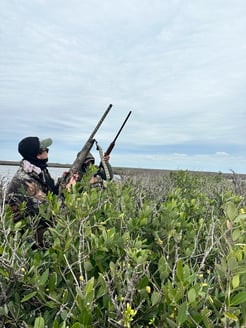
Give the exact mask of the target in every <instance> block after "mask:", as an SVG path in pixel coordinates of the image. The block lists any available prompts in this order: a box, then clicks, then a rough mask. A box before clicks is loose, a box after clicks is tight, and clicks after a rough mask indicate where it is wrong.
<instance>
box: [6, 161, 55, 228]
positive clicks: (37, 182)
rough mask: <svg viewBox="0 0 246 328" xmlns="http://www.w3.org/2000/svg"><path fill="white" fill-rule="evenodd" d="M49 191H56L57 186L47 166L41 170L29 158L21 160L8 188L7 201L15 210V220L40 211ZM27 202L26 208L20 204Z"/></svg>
mask: <svg viewBox="0 0 246 328" xmlns="http://www.w3.org/2000/svg"><path fill="white" fill-rule="evenodd" d="M48 191H51V192H53V193H56V191H57V187H56V186H55V184H54V180H53V179H52V178H51V176H50V174H49V172H48V170H47V168H46V169H44V170H41V169H40V168H39V167H37V166H35V165H33V164H31V163H30V162H29V161H27V160H22V161H21V162H20V167H19V169H18V170H17V172H16V174H15V175H14V177H13V178H12V180H11V182H10V184H9V186H8V189H7V198H6V200H7V203H8V204H9V205H10V207H11V209H12V211H13V220H14V222H17V221H19V220H21V219H23V218H24V217H26V216H28V215H31V216H34V215H36V214H38V213H39V206H40V204H42V203H45V199H46V195H47V193H48ZM23 202H25V207H24V210H22V209H21V208H20V205H21V204H22V203H23Z"/></svg>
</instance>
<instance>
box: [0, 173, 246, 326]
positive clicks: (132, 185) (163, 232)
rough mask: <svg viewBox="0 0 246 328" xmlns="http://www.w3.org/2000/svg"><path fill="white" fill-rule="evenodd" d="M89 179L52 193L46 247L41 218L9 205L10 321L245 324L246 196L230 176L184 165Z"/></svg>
mask: <svg viewBox="0 0 246 328" xmlns="http://www.w3.org/2000/svg"><path fill="white" fill-rule="evenodd" d="M85 180H86V177H85ZM82 185H83V192H81V185H79V184H78V185H76V186H75V187H74V188H73V190H72V192H71V193H66V194H65V199H64V202H61V201H60V200H58V199H57V197H56V196H54V195H48V205H47V206H46V208H42V210H41V215H40V216H42V217H45V218H46V219H47V220H50V221H51V222H54V224H52V225H51V227H50V228H49V230H48V231H47V232H46V242H47V245H49V246H48V247H47V248H45V249H42V250H33V249H32V242H31V240H32V235H33V229H32V227H33V220H32V219H30V218H27V219H26V222H21V223H17V224H14V223H13V222H12V219H11V213H10V211H9V209H8V208H7V207H5V208H4V211H3V210H2V211H1V225H0V230H1V235H0V286H1V294H0V318H1V319H0V320H1V321H0V322H1V323H2V325H3V326H4V327H18V328H19V327H35V328H42V327H54V328H65V327H72V328H80V327H81V328H82V327H136V328H137V327H211V328H212V327H243V326H246V229H245V228H246V213H245V212H246V211H245V199H244V197H242V195H241V194H237V193H235V192H234V191H233V186H232V184H231V183H230V182H229V181H228V180H224V179H223V178H222V176H220V175H218V176H216V177H208V176H196V175H191V174H190V173H188V172H183V171H180V172H176V173H171V174H170V175H169V176H168V177H159V178H156V179H152V180H150V179H148V178H147V179H144V178H142V179H124V180H123V181H122V182H121V183H114V182H109V183H108V184H107V188H106V189H105V190H98V189H96V188H92V189H90V188H86V187H84V186H85V185H86V181H82ZM3 207H4V206H3ZM38 219H39V218H35V220H38Z"/></svg>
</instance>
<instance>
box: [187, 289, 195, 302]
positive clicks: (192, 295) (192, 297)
mask: <svg viewBox="0 0 246 328" xmlns="http://www.w3.org/2000/svg"><path fill="white" fill-rule="evenodd" d="M195 299H196V290H195V288H191V289H190V290H189V291H188V300H189V302H190V303H192V302H194V301H195Z"/></svg>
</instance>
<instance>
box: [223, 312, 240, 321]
mask: <svg viewBox="0 0 246 328" xmlns="http://www.w3.org/2000/svg"><path fill="white" fill-rule="evenodd" d="M224 314H225V316H226V317H227V318H228V319H230V320H233V321H238V317H237V316H235V315H234V314H232V313H230V312H225V313H224Z"/></svg>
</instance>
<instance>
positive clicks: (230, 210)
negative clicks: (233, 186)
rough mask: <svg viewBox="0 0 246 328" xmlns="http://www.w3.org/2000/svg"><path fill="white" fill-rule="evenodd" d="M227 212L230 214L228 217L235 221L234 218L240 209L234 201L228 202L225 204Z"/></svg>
mask: <svg viewBox="0 0 246 328" xmlns="http://www.w3.org/2000/svg"><path fill="white" fill-rule="evenodd" d="M225 213H226V215H227V216H228V218H229V219H230V220H231V221H233V219H234V218H235V217H236V216H237V214H238V210H237V208H236V206H235V204H234V203H232V202H228V203H227V204H226V206H225Z"/></svg>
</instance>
